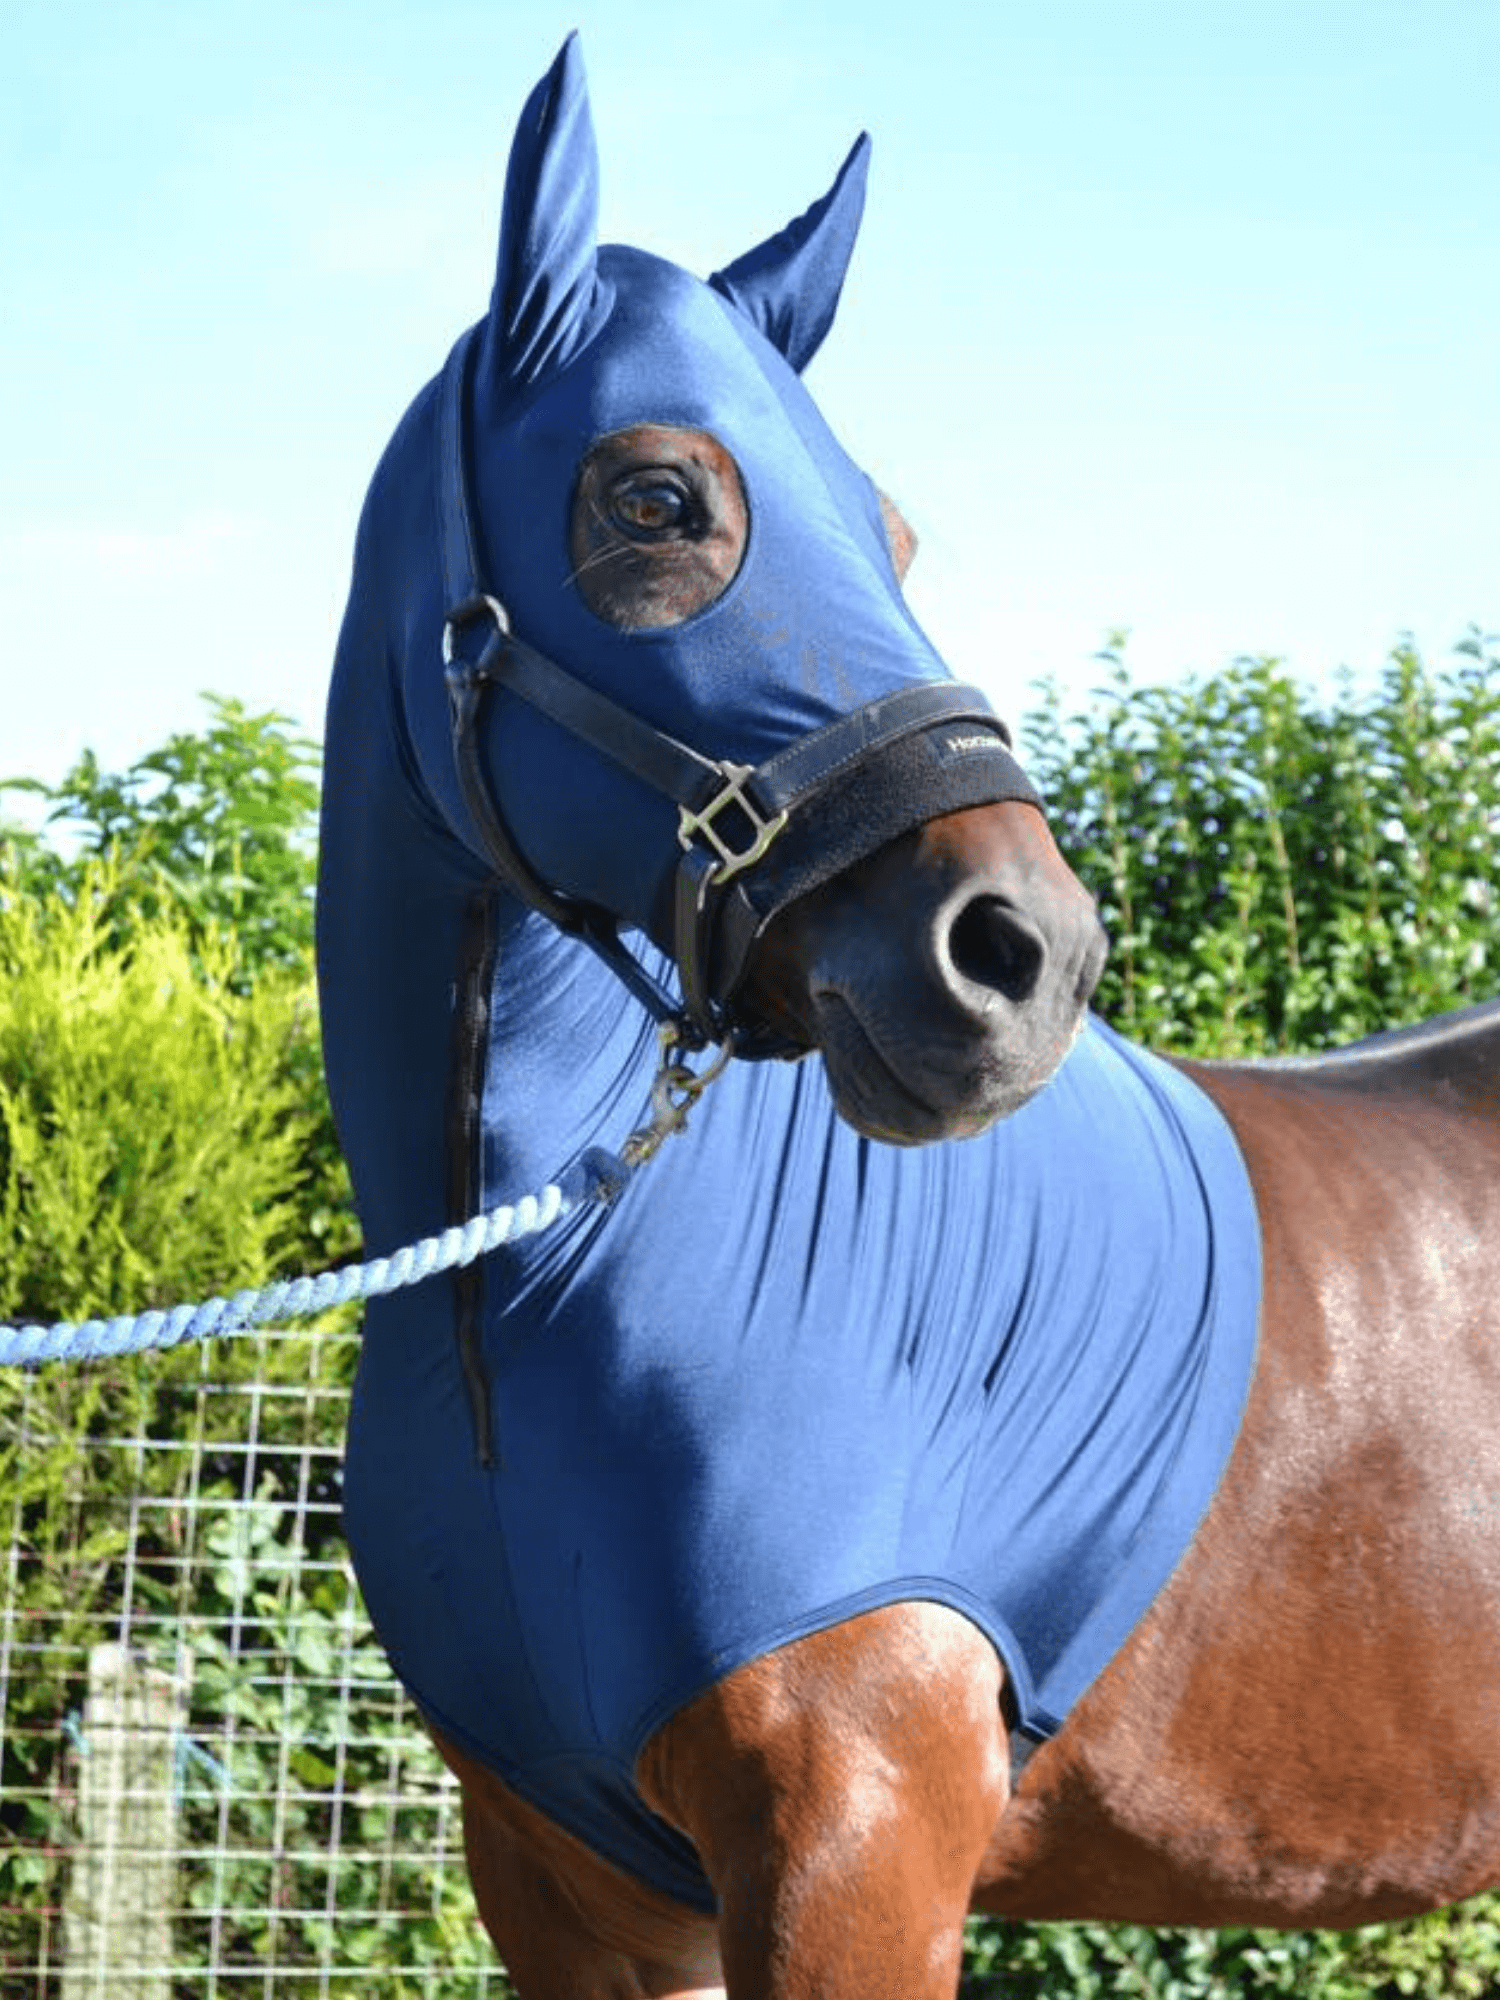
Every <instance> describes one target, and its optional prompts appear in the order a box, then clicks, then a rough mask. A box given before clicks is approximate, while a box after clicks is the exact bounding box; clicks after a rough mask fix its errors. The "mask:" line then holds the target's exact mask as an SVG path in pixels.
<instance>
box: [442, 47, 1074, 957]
mask: <svg viewBox="0 0 1500 2000" xmlns="http://www.w3.org/2000/svg"><path fill="white" fill-rule="evenodd" d="M869 157H870V146H869V141H868V139H867V138H865V137H863V136H862V137H861V138H860V139H859V141H858V142H857V143H856V145H855V146H854V148H853V150H852V152H851V153H850V154H849V156H848V158H847V160H846V161H845V162H844V165H843V167H842V169H841V170H840V172H839V174H838V177H837V179H836V180H835V181H834V184H833V186H832V187H831V188H830V189H829V191H828V193H827V194H826V195H824V196H823V197H822V199H821V200H819V201H817V202H815V203H814V204H813V206H812V207H811V208H809V209H808V210H807V212H806V213H805V214H804V215H802V216H800V217H798V218H797V219H796V220H795V221H794V222H792V223H790V224H788V226H787V227H786V228H785V229H783V230H781V231H780V232H778V233H777V234H776V235H774V236H772V237H769V238H768V239H767V240H766V241H765V242H764V243H761V244H759V245H758V246H757V247H756V248H755V249H753V250H750V251H749V252H747V253H746V254H745V255H744V256H741V257H739V258H737V259H735V260H734V261H733V262H732V263H730V264H728V265H726V266H725V268H724V269H723V270H721V271H719V272H717V273H716V274H715V275H714V276H713V277H712V278H711V279H710V280H709V281H708V282H707V283H704V282H702V281H700V280H699V279H697V278H695V277H693V276H691V275H690V274H689V273H688V272H686V271H684V270H682V269H680V268H679V267H678V266H676V265H674V264H670V263H667V262H665V261H664V260H663V259H661V258H659V257H654V256H651V255H648V254H647V253H646V252H644V251H641V250H636V249H631V248H627V247H625V246H622V245H618V244H605V245H601V244H600V243H599V241H598V195H599V159H598V150H597V147H596V144H595V139H594V129H593V121H592V118H591V116H590V112H589V105H588V93H587V87H586V85H585V81H584V74H583V60H582V57H581V55H580V53H579V47H578V41H577V37H576V36H572V37H570V38H569V39H568V41H567V42H566V43H565V44H564V46H563V48H562V51H561V53H560V54H559V55H558V57H557V60H556V61H555V63H554V64H553V66H552V68H551V70H550V71H549V72H548V74H547V75H546V76H545V77H544V78H543V79H542V81H541V82H540V83H539V84H538V85H537V87H536V89H535V90H534V91H533V92H532V93H531V96H530V97H529V99H528V100H527V103H526V107H525V109H524V111H523V112H522V115H521V120H520V124H519V126H518V128H517V131H516V135H515V140H514V143H513V146H512V150H511V157H510V165H509V170H508V174H507V179H506V187H505V199H504V209H503V216H502V223H501V230H500V247H499V258H498V264H497V270H496V277H495V286H494V292H493V296H492V299H491V304H490V310H489V314H488V316H487V318H486V320H485V321H484V322H483V323H482V326H481V328H480V329H479V330H478V349H477V355H476V357H475V365H474V367H473V370H472V379H471V381H470V385H469V397H470V407H469V412H468V442H467V445H466V447H465V451H466V456H467V460H468V463H469V467H470V477H471V482H472V500H473V503H474V504H473V507H472V515H473V527H472V530H471V542H472V546H473V556H474V562H473V564H472V565H471V567H472V568H474V570H475V571H476V572H477V573H478V574H480V575H482V576H484V577H485V578H486V579H490V580H489V581H487V582H486V583H485V584H484V585H483V586H482V587H483V588H484V589H485V590H486V591H490V592H493V594H494V595H496V596H498V598H499V599H500V600H501V601H502V602H503V603H504V604H505V606H506V607H507V610H508V612H509V616H510V620H511V623H512V626H513V629H514V631H515V633H516V634H517V635H518V637H519V638H520V639H522V640H524V641H525V643H526V645H527V646H528V647H529V648H531V649H533V650H534V651H535V652H536V653H538V654H540V655H542V656H543V657H544V660H550V661H553V662H556V663H557V664H558V665H560V666H561V667H563V668H564V669H566V671H567V672H568V673H569V674H571V675H573V676H574V677H575V678H576V679H578V680H580V681H582V682H583V683H585V684H586V685H587V686H588V687H589V688H591V689H593V690H594V691H595V692H596V693H597V694H600V695H603V696H605V697H607V698H608V699H609V700H612V701H613V702H614V703H615V704H616V705H617V706H618V707H621V708H624V709H627V710H629V711H630V712H631V713H632V714H633V715H635V716H636V717H638V718H639V719H640V720H641V721H642V722H643V723H645V724H647V725H648V726H649V727H650V728H652V729H654V730H657V731H659V732H662V733H664V734H666V735H669V736H671V737H673V738H675V739H676V740H677V741H678V742H680V743H684V744H687V745H689V746H690V747H691V748H692V749H693V750H695V751H697V752H699V753H700V754H701V755H702V756H703V757H706V758H709V759H712V760H721V759H722V760H728V761H731V762H733V763H735V764H739V765H744V766H747V767H750V768H752V769H753V768H757V767H760V766H762V765H763V764H764V763H765V762H766V760H767V759H769V758H771V757H773V756H775V755H776V753H777V752H778V751H782V750H785V749H786V748H787V746H788V745H790V744H793V743H796V742H798V741H799V740H801V739H803V738H808V737H811V736H813V735H815V734H816V732H818V731H821V730H827V729H829V728H830V726H831V725H833V724H834V723H836V722H838V721H841V720H843V719H844V718H848V717H850V716H852V715H855V714H857V713H858V712H859V711H861V710H864V709H866V708H870V707H872V706H873V705H874V704H876V703H878V702H881V701H883V700H884V699H885V698H886V697H888V696H890V695H892V694H894V693H896V692H897V691H899V690H906V689H910V688H911V687H912V686H913V685H914V684H920V683H934V682H943V683H948V684H950V685H951V684H952V676H951V674H950V673H949V672H948V669H947V667H946V666H945V665H944V663H943V661H942V660H941V659H940V658H939V657H938V655H937V654H936V653H935V651H934V650H933V648H932V646H931V644H930V643H929V641H928V640H927V638H926V637H925V635H924V634H923V633H922V631H921V630H920V628H919V627H918V626H917V624H916V622H915V621H914V619H913V618H912V616H911V613H910V612H909V610H908V609H907V606H906V602H905V599H904V598H903V596H902V594H901V589H900V584H899V580H898V579H897V577H896V575H895V571H894V569H893V566H892V561H891V554H890V549H889V545H888V542H887V537H886V531H885V526H884V522H883V520H882V515H881V508H880V500H879V495H878V494H877V492H876V490H875V488H874V487H873V486H872V485H871V483H870V481H869V479H868V478H867V477H866V476H865V474H864V473H863V472H862V471H861V470H860V469H859V467H858V466H856V465H855V464H854V462H853V461H852V460H851V459H850V458H849V457H848V455H847V454H846V453H845V451H844V450H843V448H842V446H841V445H840V444H839V443H838V441H837V439H836V438H835V437H834V436H833V433H832V432H831V431H830V430H829V428H828V426H827V424H826V423H825V422H824V420H823V417H822V415H821V413H820V412H819V410H818V408H817V406H816V404H815V403H814V402H813V401H812V399H811V397H810V396H809V395H808V393H807V391H806V389H805V388H804V386H803V384H802V381H801V375H800V371H801V370H802V369H803V368H804V367H805V366H806V365H807V363H808V362H809V361H810V360H811V359H812V357H813V355H814V354H815V353H816V352H817V350H818V348H819V346H820V345H821V343H822V341H823V339H824V337H825V335H826V334H827V332H828V330H829V328H830V326H831V325H832V323H833V318H834V314H835V311H836V309H837V306H838V300H839V294H840V291H841V288H842V286H843V282H844V277H845V274H846V272H847V270H848V265H849V259H850V256H851V253H852V251H853V248H854V241H855V237H856V235H857V234H858V231H859V224H860V218H861V215H862V213H863V208H864V195H865V180H866V173H867V169H868V164H869ZM636 424H653V425H667V426H671V425H676V426H682V427H686V428H692V429H699V430H703V431H707V432H710V433H711V434H712V435H713V436H714V437H715V438H716V439H717V440H718V442H719V443H720V444H721V445H722V446H723V447H724V449H725V450H727V451H728V452H729V453H730V454H731V455H732V456H733V458H734V460H735V463H736V466H737V468H738V471H739V475H740V480H741V484H742V486H743V489H744V493H745V497H746V501H747V503H748V511H749V520H750V529H749V534H748V537H747V542H746V547H745V552H744V555H743V558H742V560H741V564H740V569H739V572H738V573H737V575H736V576H735V577H734V579H733V581H732V582H731V583H730V584H729V585H728V587H727V588H726V589H725V591H724V592H723V593H722V595H721V596H720V597H719V598H718V599H716V600H715V601H714V602H713V603H712V604H710V605H708V606H707V607H706V608H705V609H703V610H701V611H699V612H698V613H696V614H695V615H693V616H692V617H690V618H688V619H686V620H685V621H684V622H682V623H681V624H678V625H674V626H670V627H660V628H654V629H648V630H632V631H621V630H619V629H617V628H616V627H614V626H612V625H610V624H609V623H607V622H606V621H605V620H604V619H603V618H601V617H600V616H598V615H597V614H596V613H595V612H594V611H593V610H591V609H590V608H589V606H588V605H587V604H586V603H585V601H584V599H583V597H582V595H581V593H580V592H579V591H578V589H577V588H576V585H575V581H574V578H573V575H572V571H571V567H570V558H569V535H568V522H569V516H570V511H571V506H572V499H573V491H574V484H575V480H576V477H577V472H578V468H579V466H580V464H581V463H582V462H583V460H584V458H585V456H586V454H587V453H588V452H589V450H590V449H591V448H592V447H593V445H594V444H595V443H596V442H597V441H598V440H599V439H600V438H602V437H606V436H609V435H610V434H612V433H615V432H618V431H622V430H625V429H627V428H629V427H630V426H633V425H636ZM476 587H478V586H476ZM501 684H502V685H503V681H502V683H501ZM975 701H976V704H977V705H978V709H979V716H980V722H981V727H980V728H979V729H978V731H977V733H976V730H975V729H974V728H973V727H972V726H971V727H969V728H967V729H962V730H960V729H954V730H950V731H949V732H948V734H947V735H946V736H944V735H943V734H942V733H941V732H940V731H939V730H938V729H936V728H935V727H934V728H932V729H930V730H928V731H927V732H926V734H925V735H924V736H923V737H922V738H921V740H920V742H919V743H918V744H917V745H916V746H915V748H912V747H911V746H908V752H907V753H906V754H905V766H906V768H905V769H904V771H903V775H902V777H901V780H900V784H899V786H897V785H895V784H894V783H893V784H892V785H888V786H887V787H885V790H884V792H883V793H881V792H880V788H879V787H876V791H877V793H879V794H880V795H879V796H877V797H876V798H875V800H874V803H873V805H870V804H869V803H868V801H866V802H862V803H861V806H860V810H861V812H862V813H864V814H865V815H866V817H867V818H868V826H867V827H866V824H865V820H864V819H861V820H860V821H859V823H858V825H856V826H855V827H854V829H853V832H852V833H851V831H850V824H849V823H850V818H851V811H846V810H844V808H843V807H842V806H841V808H840V810H839V812H838V813H836V814H834V815H832V817H833V818H834V819H835V820H837V821H838V822H839V823H840V824H841V826H842V829H843V835H844V837H843V842H842V846H841V849H840V853H839V858H838V861H837V862H836V863H834V862H832V861H830V862H829V864H828V865H827V866H825V867H824V868H823V869H822V871H821V872H822V875H823V878H824V879H826V877H827V875H829V874H831V873H833V872H834V868H835V866H836V865H837V866H846V865H848V863H849V861H850V860H851V859H858V858H860V854H861V852H862V853H869V852H871V851H873V849H874V847H875V846H877V845H879V844H881V843H882V842H883V841H885V840H889V839H893V838H895V837H896V835H898V834H899V833H902V832H904V831H906V830H907V829H909V828H911V827H914V826H916V825H918V824H920V823H921V822H922V821H924V820H927V819H930V818H932V817H934V815H936V814H937V813H940V812H946V811H951V810H956V809H958V808H959V807H962V806H967V805H975V804H980V803H984V802H988V801H992V800H996V799H1002V798H1018V797H1024V798H1030V799H1032V800H1034V798H1035V794H1034V793H1032V792H1031V790H1030V788H1029V787H1028V786H1026V784H1025V781H1024V778H1023V777H1022V776H1021V774H1020V773H1019V772H1018V770H1017V767H1016V766H1015V764H1014V762H1013V761H1012V760H1011V759H1010V758H1009V756H1008V755H1007V754H1006V751H1005V741H1006V739H1005V738H1004V734H1003V731H1002V730H1001V728H1000V725H999V724H998V723H997V722H995V721H994V719H993V717H991V716H989V715H988V709H987V704H986V703H985V702H984V700H983V697H981V696H977V695H976V696H975ZM498 706H499V709H500V711H501V714H500V717H499V719H498V720H495V721H491V722H490V723H487V725H486V728H485V737H486V742H485V747H484V761H485V765H486V767H487V782H488V784H489V787H490V791H491V793H492V795H493V796H494V797H495V798H497V799H499V800H501V801H503V804H504V816H505V818H506V820H507V821H508V822H509V824H510V825H511V826H512V827H513V829H514V832H515V838H516V843H517V845H518V847H519V848H520V849H521V850H523V851H524V854H525V857H526V860H527V863H528V865H529V867H530V869H531V870H532V872H533V875H534V876H535V878H537V879H539V880H540V881H542V882H545V883H547V884H550V885H552V886H553V888H554V889H555V890H556V891H557V892H559V893H560V894H561V895H562V896H564V897H566V898H571V899H573V900H575V901H577V902H578V903H580V904H588V905H590V906H592V907H594V908H597V909H601V910H604V911H608V912H610V913H612V914H613V915H614V916H615V917H618V918H619V919H620V920H621V921H622V922H624V923H626V924H629V925H633V926H635V927H637V928H639V929H641V930H643V931H645V932H646V933H647V934H648V935H649V936H650V937H652V938H653V939H654V940H655V941H656V942H657V943H658V944H660V945H661V946H662V947H663V948H664V949H665V950H667V951H668V952H669V954H670V953H673V952H674V942H675V940H676V939H677V937H678V935H679V932H678V929H677V928H676V927H674V921H673V897H674V883H675V882H676V864H677V861H678V860H679V858H680V849H679V848H678V846H677V842H676V814H675V808H674V807H673V806H672V804H671V802H670V801H668V800H666V799H663V798H662V797H660V796H659V795H653V794H652V793H651V792H650V790H649V789H648V788H646V787H644V786H643V785H642V784H641V782H640V780H639V779H638V778H637V777H634V776H632V775H631V774H630V773H629V772H628V771H624V770H621V769H620V768H619V767H618V766H617V765H612V764H611V763H610V761H609V760H608V758H607V757H605V756H602V755H601V754H600V753H599V752H598V751H597V750H595V749H593V748H591V747H590V746H589V745H588V744H586V743H583V742H580V741H579V740H578V739H577V738H576V737H574V738H570V737H569V736H568V735H567V734H566V733H565V732H564V731H563V730H561V729H559V728H558V726H557V725H556V723H554V722H552V721H550V720H549V719H547V718H546V717H545V716H543V715H540V714H538V713H536V712H535V711H534V710H531V709H528V706H527V703H526V702H525V701H521V700H515V699H504V700H502V701H501V702H500V703H499V705H498ZM970 713H971V715H972V713H973V711H972V709H971V711H970ZM985 720H988V721H989V722H990V724H991V725H992V728H993V730H994V731H995V732H996V733H995V734H994V735H993V737H991V736H989V735H987V734H986V731H985V729H984V727H983V726H982V725H983V723H984V721H985ZM913 757H915V758H916V760H917V764H918V766H920V768H918V769H916V770H915V771H913V769H912V768H911V765H912V759H913ZM924 760H925V761H924ZM893 768H894V767H893ZM898 794H899V796H898ZM561 797H567V798H570V799H573V800H575V801H579V802H580V804H581V807H582V809H575V810H573V811H570V812H567V813H560V812H559V811H558V810H557V801H558V799H559V798H561ZM851 810H852V808H851ZM826 817H828V816H825V819H826ZM794 825H795V822H794ZM861 830H863V831H864V832H865V835H866V837H865V838H864V842H863V847H862V849H861V848H860V846H859V842H858V835H859V834H860V832H861ZM799 846H800V847H801V848H802V850H803V851H802V853H801V855H800V856H798V854H797V853H796V850H797V849H798V848H799ZM789 869H790V870H792V871H793V874H794V877H795V880H794V883H792V876H791V875H788V874H787V871H788V870H789ZM778 873H780V874H782V875H783V876H784V877H785V878H786V881H787V882H788V883H792V886H791V888H790V890H789V893H798V894H800V893H803V891H804V890H805V889H806V888H807V887H808V886H810V885H811V884H813V883H814V882H815V881H816V879H817V878H818V870H817V869H816V868H815V867H813V866H812V864H811V863H810V862H809V860H808V857H807V853H806V842H799V841H798V840H797V839H795V838H794V837H793V834H792V833H791V832H789V833H788V834H787V835H786V837H785V838H784V840H782V839H779V840H778V841H777V843H776V844H775V845H774V846H773V847H772V848H771V849H770V850H769V851H768V854H767V857H766V861H765V863H764V864H757V867H756V869H755V870H754V880H753V882H752V880H751V878H750V876H749V875H747V876H746V877H744V878H743V881H742V885H741V886H740V887H739V889H738V890H737V893H739V894H740V895H741V898H742V902H743V903H744V904H745V906H746V909H745V911H743V912H742V915H743V916H744V922H743V923H742V924H741V929H742V930H743V929H744V927H745V924H746V923H752V922H756V921H761V920H763V919H764V918H765V917H766V916H767V915H769V914H770V913H771V911H772V910H773V909H774V908H776V907H779V906H780V903H781V902H784V901H785V900H786V899H787V896H786V893H782V894H781V895H780V899H779V902H778V900H777V893H776V887H775V885H776V881H777V877H778ZM675 955H676V956H677V958H678V962H679V966H681V962H682V959H681V952H680V951H677V952H676V953H675Z"/></svg>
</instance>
